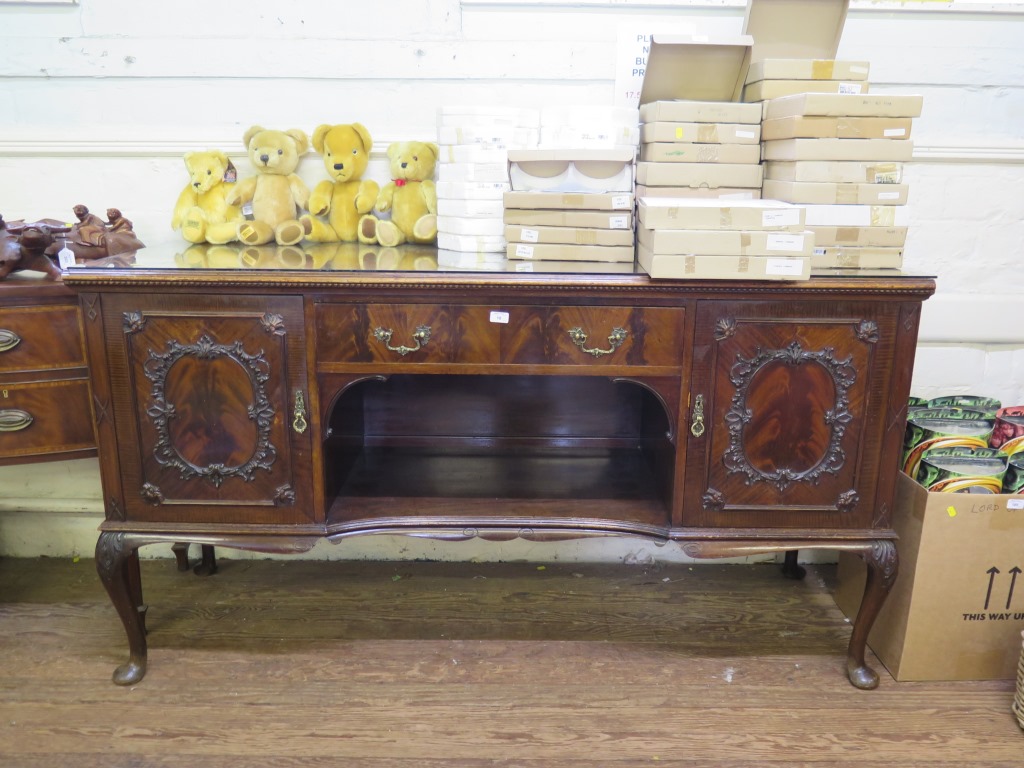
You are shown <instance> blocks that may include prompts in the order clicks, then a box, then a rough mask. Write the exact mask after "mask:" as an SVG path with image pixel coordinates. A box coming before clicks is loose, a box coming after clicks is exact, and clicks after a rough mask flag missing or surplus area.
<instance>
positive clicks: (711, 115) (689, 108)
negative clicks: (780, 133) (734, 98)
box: [640, 101, 761, 125]
mask: <svg viewBox="0 0 1024 768" xmlns="http://www.w3.org/2000/svg"><path fill="white" fill-rule="evenodd" d="M640 120H641V121H643V122H644V123H656V122H667V123H741V124H744V125H760V123H761V105H760V104H745V103H743V102H728V101H655V102H651V103H650V104H643V105H642V106H641V107H640Z"/></svg>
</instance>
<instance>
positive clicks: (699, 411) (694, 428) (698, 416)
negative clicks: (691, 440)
mask: <svg viewBox="0 0 1024 768" xmlns="http://www.w3.org/2000/svg"><path fill="white" fill-rule="evenodd" d="M690 434H691V435H693V436H694V437H700V436H701V435H703V434H704V395H697V397H696V398H694V400H693V419H692V420H691V421H690Z"/></svg>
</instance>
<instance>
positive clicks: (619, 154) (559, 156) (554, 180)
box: [503, 147, 636, 193]
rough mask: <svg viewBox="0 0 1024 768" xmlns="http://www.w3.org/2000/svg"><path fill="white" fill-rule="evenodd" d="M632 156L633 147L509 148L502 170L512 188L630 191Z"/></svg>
mask: <svg viewBox="0 0 1024 768" xmlns="http://www.w3.org/2000/svg"><path fill="white" fill-rule="evenodd" d="M635 159H636V150H635V149H634V148H633V147H619V148H613V149H510V150H508V167H507V168H503V170H504V171H505V175H506V177H507V178H508V179H509V182H510V183H511V184H512V189H513V190H514V191H536V192H554V191H557V192H565V193H578V192H582V193H605V192H632V191H633V161H634V160H635Z"/></svg>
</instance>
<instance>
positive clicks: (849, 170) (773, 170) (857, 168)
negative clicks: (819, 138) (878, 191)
mask: <svg viewBox="0 0 1024 768" xmlns="http://www.w3.org/2000/svg"><path fill="white" fill-rule="evenodd" d="M761 167H762V168H764V177H765V178H766V179H777V180H779V181H814V182H835V183H843V184H899V183H901V182H902V181H903V164H902V163H881V162H870V161H869V162H857V161H848V162H822V161H820V160H798V161H795V162H767V163H763V164H762V166H761Z"/></svg>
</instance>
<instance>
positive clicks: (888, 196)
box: [878, 192, 900, 200]
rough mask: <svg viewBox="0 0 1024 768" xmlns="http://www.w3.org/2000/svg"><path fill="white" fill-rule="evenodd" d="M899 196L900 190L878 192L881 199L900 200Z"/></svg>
mask: <svg viewBox="0 0 1024 768" xmlns="http://www.w3.org/2000/svg"><path fill="white" fill-rule="evenodd" d="M899 198H900V193H899V192H879V193H878V199H879V200H899Z"/></svg>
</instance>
